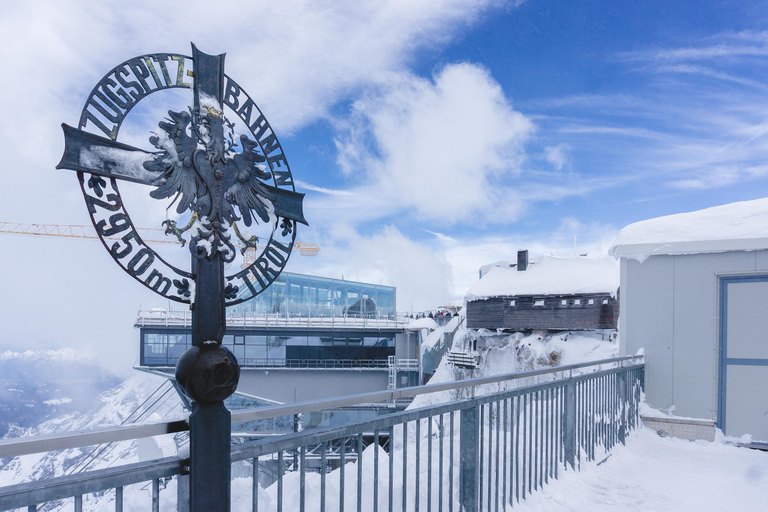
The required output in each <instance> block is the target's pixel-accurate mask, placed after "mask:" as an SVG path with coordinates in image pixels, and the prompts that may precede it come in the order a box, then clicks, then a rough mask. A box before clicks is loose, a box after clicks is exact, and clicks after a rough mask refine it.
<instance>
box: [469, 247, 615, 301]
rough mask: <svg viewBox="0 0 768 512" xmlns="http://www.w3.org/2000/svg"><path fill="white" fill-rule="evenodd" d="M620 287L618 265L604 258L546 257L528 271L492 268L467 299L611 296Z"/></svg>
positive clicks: (513, 268) (471, 290) (535, 261)
mask: <svg viewBox="0 0 768 512" xmlns="http://www.w3.org/2000/svg"><path fill="white" fill-rule="evenodd" d="M618 288H619V266H618V262H617V261H616V260H615V259H613V258H611V257H610V256H604V257H601V258H587V257H578V258H557V257H554V256H544V257H541V258H538V259H536V260H532V261H531V264H530V265H529V266H528V269H527V270H524V271H519V270H517V268H516V267H509V266H507V267H503V266H497V267H493V268H491V269H490V270H489V271H488V272H487V273H486V274H484V275H483V277H482V279H480V281H478V282H477V283H475V284H474V285H473V286H472V287H471V288H470V289H469V291H468V292H467V296H466V300H467V301H468V302H471V301H474V300H483V299H487V298H489V297H521V296H538V295H579V294H591V293H610V294H611V295H612V296H615V295H616V290H617V289H618Z"/></svg>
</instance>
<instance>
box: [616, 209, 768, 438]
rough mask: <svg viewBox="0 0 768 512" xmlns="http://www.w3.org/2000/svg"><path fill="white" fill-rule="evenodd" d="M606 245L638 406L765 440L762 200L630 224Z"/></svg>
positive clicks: (767, 222) (766, 281)
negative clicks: (640, 368)
mask: <svg viewBox="0 0 768 512" xmlns="http://www.w3.org/2000/svg"><path fill="white" fill-rule="evenodd" d="M611 253H612V254H613V255H614V256H616V257H618V258H620V259H621V306H620V321H619V324H620V340H621V351H622V353H623V354H634V353H636V352H637V351H638V350H640V349H643V350H645V361H646V370H645V372H646V375H645V379H646V383H645V384H646V389H645V392H646V401H647V402H648V404H649V405H651V406H652V407H655V408H658V409H661V410H667V411H671V412H673V414H674V415H676V416H680V417H689V418H700V419H703V420H708V421H710V422H714V425H715V426H717V427H718V428H720V429H721V430H723V431H724V432H725V433H726V434H727V435H730V436H737V437H738V436H742V435H744V434H749V435H751V436H752V439H753V441H757V442H767V441H768V334H767V333H768V199H760V200H755V201H744V202H738V203H732V204H727V205H724V206H718V207H714V208H708V209H706V210H700V211H696V212H691V213H684V214H678V215H671V216H667V217H659V218H656V219H650V220H647V221H643V222H638V223H635V224H631V225H629V226H627V227H626V228H624V229H623V230H622V231H621V232H620V234H619V236H618V238H617V239H616V241H615V242H614V245H613V247H612V248H611Z"/></svg>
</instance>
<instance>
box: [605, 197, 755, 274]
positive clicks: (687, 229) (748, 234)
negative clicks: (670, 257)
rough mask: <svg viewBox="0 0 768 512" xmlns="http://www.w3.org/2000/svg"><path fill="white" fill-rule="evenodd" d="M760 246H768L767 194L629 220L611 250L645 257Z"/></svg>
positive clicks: (612, 252) (626, 254) (616, 254)
mask: <svg viewBox="0 0 768 512" xmlns="http://www.w3.org/2000/svg"><path fill="white" fill-rule="evenodd" d="M758 249H768V198H766V199H757V200H754V201H741V202H737V203H730V204H726V205H723V206H715V207H713V208H707V209H705V210H698V211H695V212H689V213H680V214H677V215H668V216H666V217H658V218H655V219H649V220H644V221H641V222H636V223H634V224H630V225H629V226H627V227H625V228H624V229H622V230H621V231H620V232H619V235H618V236H617V237H616V240H614V242H613V245H612V246H611V248H610V249H609V251H608V252H609V254H611V255H612V256H616V257H619V256H628V257H635V258H638V259H644V257H645V256H648V255H652V254H686V253H702V252H722V251H733V250H742V251H749V250H758Z"/></svg>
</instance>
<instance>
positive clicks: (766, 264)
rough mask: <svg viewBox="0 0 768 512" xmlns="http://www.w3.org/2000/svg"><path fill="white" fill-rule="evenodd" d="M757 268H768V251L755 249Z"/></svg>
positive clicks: (759, 269)
mask: <svg viewBox="0 0 768 512" xmlns="http://www.w3.org/2000/svg"><path fill="white" fill-rule="evenodd" d="M754 255H755V270H758V271H761V270H768V251H755V252H754Z"/></svg>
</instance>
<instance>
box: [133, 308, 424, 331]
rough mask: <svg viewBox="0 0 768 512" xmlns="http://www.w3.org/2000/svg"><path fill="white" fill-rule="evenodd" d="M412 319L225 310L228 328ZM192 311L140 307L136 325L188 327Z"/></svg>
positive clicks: (377, 324) (366, 324) (356, 325)
mask: <svg viewBox="0 0 768 512" xmlns="http://www.w3.org/2000/svg"><path fill="white" fill-rule="evenodd" d="M410 321H411V319H410V318H409V317H408V315H407V313H395V314H393V315H381V314H380V313H378V312H377V313H375V314H374V313H370V314H365V315H356V314H343V315H336V314H331V315H313V316H307V315H291V314H290V313H246V312H243V313H234V312H231V311H229V312H227V327H269V328H285V329H299V328H336V327H347V328H350V329H371V330H376V329H402V328H404V327H405V326H406V325H407V324H408V322H410ZM191 325H192V312H191V311H189V310H166V309H161V308H156V309H140V310H139V311H138V313H137V315H136V323H135V326H136V327H157V326H162V327H190V326H191Z"/></svg>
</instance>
